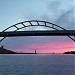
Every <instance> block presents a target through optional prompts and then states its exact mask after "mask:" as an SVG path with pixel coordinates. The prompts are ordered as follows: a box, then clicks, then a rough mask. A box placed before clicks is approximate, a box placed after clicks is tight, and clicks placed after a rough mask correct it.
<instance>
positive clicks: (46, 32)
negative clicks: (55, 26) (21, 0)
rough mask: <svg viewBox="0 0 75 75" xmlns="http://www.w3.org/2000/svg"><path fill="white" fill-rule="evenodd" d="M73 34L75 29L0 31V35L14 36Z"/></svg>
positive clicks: (74, 34)
mask: <svg viewBox="0 0 75 75" xmlns="http://www.w3.org/2000/svg"><path fill="white" fill-rule="evenodd" d="M67 35H69V36H75V30H68V31H64V30H59V31H57V30H43V31H41V30H40V31H16V32H12V31H9V32H0V37H14V36H67Z"/></svg>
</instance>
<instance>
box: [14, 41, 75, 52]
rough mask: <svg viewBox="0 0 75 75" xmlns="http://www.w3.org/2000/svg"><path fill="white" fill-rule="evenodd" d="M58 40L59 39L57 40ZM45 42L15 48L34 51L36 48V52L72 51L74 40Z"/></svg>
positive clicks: (20, 50) (21, 50)
mask: <svg viewBox="0 0 75 75" xmlns="http://www.w3.org/2000/svg"><path fill="white" fill-rule="evenodd" d="M58 42H59V41H58ZM58 42H53V43H52V42H51V43H49V42H46V43H43V44H31V45H28V46H26V47H23V48H21V49H15V51H18V52H34V50H37V53H53V52H55V53H63V52H65V51H74V50H75V48H74V42H65V43H64V42H59V43H58Z"/></svg>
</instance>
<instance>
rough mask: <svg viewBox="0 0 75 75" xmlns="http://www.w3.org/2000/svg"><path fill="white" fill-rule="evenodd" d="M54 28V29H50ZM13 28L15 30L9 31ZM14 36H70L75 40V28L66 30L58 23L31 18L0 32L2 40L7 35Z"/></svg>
mask: <svg viewBox="0 0 75 75" xmlns="http://www.w3.org/2000/svg"><path fill="white" fill-rule="evenodd" d="M31 26H32V27H35V26H37V27H38V26H41V27H47V28H49V29H48V30H44V29H43V30H38V29H37V28H36V29H37V30H22V31H19V30H21V29H23V28H28V27H31ZM50 28H52V30H50ZM11 29H13V31H9V30H11ZM14 36H68V37H69V38H71V39H72V40H73V41H75V30H66V29H64V28H62V27H60V26H58V25H56V24H53V23H50V22H46V21H38V20H31V21H24V22H20V23H17V24H14V25H12V26H10V27H8V28H6V29H5V30H3V31H2V32H0V37H3V38H2V39H1V40H0V42H1V41H2V40H3V39H5V38H6V37H14Z"/></svg>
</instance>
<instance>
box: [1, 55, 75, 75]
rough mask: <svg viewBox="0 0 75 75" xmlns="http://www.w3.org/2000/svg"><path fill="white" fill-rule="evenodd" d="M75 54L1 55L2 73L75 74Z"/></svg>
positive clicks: (13, 74)
mask: <svg viewBox="0 0 75 75" xmlns="http://www.w3.org/2000/svg"><path fill="white" fill-rule="evenodd" d="M74 58H75V55H68V54H67V55H66V54H31V55H30V54H27V55H26V54H25V55H24V54H22V55H20V54H19V55H16V54H12V55H11V54H9V55H7V54H5V55H0V75H75V72H74V71H75V65H74Z"/></svg>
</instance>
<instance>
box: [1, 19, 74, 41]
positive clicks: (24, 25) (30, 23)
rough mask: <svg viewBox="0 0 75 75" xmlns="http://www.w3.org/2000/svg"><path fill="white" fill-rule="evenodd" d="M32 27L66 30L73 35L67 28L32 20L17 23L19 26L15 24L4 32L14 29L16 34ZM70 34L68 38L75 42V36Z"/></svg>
mask: <svg viewBox="0 0 75 75" xmlns="http://www.w3.org/2000/svg"><path fill="white" fill-rule="evenodd" d="M30 26H44V27H48V28H52V29H54V30H57V31H59V30H64V31H65V32H68V33H69V34H72V33H70V32H69V31H68V30H66V29H65V28H63V27H61V26H58V25H56V24H54V23H51V22H46V21H40V20H30V21H23V22H20V23H17V24H14V25H12V26H10V27H8V28H6V29H4V30H3V31H2V32H6V31H8V30H10V29H14V30H13V32H16V31H18V30H21V29H23V28H27V27H30ZM69 34H67V35H66V36H68V37H69V38H70V39H72V40H73V41H75V35H74V38H73V37H71V36H70V35H69ZM5 38H6V37H3V38H2V39H1V40H0V42H1V41H2V40H4V39H5Z"/></svg>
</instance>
